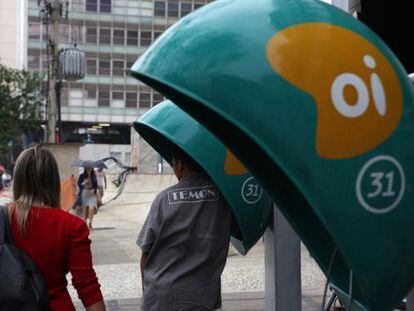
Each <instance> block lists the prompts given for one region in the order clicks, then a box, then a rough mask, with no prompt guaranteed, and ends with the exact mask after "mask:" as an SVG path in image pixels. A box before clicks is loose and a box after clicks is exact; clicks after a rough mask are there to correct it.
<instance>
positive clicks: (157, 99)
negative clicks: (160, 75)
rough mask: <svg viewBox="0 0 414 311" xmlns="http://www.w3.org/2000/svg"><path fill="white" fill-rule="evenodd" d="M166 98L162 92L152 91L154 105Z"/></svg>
mask: <svg viewBox="0 0 414 311" xmlns="http://www.w3.org/2000/svg"><path fill="white" fill-rule="evenodd" d="M163 100H164V96H162V95H161V94H160V93H157V92H154V93H152V105H153V106H155V105H157V104H159V103H160V102H162V101H163Z"/></svg>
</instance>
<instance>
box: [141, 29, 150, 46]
mask: <svg viewBox="0 0 414 311" xmlns="http://www.w3.org/2000/svg"><path fill="white" fill-rule="evenodd" d="M151 36H152V34H151V31H141V39H140V44H141V46H150V45H151V43H152V41H151Z"/></svg>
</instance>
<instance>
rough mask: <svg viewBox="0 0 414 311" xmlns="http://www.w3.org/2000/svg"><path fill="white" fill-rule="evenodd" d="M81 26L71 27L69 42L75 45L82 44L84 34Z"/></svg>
mask: <svg viewBox="0 0 414 311" xmlns="http://www.w3.org/2000/svg"><path fill="white" fill-rule="evenodd" d="M82 28H83V27H82V26H81V25H72V32H71V41H72V42H76V43H83V42H84V40H85V38H84V33H83V29H82Z"/></svg>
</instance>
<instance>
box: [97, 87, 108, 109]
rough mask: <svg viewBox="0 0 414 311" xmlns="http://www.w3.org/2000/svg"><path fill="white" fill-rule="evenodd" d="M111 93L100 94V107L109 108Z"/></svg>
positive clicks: (101, 92) (102, 92)
mask: <svg viewBox="0 0 414 311" xmlns="http://www.w3.org/2000/svg"><path fill="white" fill-rule="evenodd" d="M109 102H110V100H109V91H101V90H99V93H98V106H100V107H109Z"/></svg>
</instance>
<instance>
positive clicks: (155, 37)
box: [154, 31, 162, 41]
mask: <svg viewBox="0 0 414 311" xmlns="http://www.w3.org/2000/svg"><path fill="white" fill-rule="evenodd" d="M161 35H162V31H154V41H155V40H157V39H158V37H159V36H161Z"/></svg>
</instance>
